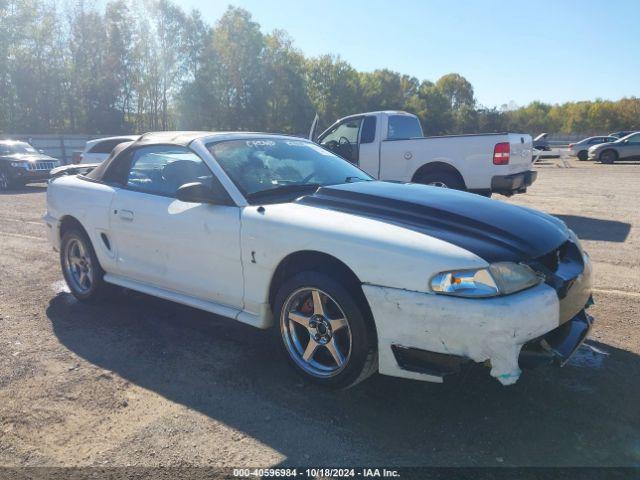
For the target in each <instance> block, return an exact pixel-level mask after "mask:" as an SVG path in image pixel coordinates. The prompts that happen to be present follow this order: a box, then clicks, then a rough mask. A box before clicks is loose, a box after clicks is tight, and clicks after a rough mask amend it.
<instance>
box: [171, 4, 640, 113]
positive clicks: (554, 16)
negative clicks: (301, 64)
mask: <svg viewBox="0 0 640 480" xmlns="http://www.w3.org/2000/svg"><path fill="white" fill-rule="evenodd" d="M177 3H178V4H180V5H182V6H183V8H185V9H187V10H189V9H191V8H197V9H199V10H200V11H201V12H202V13H203V16H204V17H205V18H206V19H207V20H208V21H209V22H212V23H213V22H215V21H216V20H217V19H218V18H220V16H221V15H222V13H223V12H224V11H225V9H226V8H227V6H228V5H229V4H232V5H235V6H238V7H243V8H245V9H247V10H249V11H250V12H251V13H252V15H253V17H254V19H255V20H256V21H257V22H258V23H260V25H261V26H262V29H263V31H265V32H268V31H271V30H273V29H276V28H279V29H284V30H286V31H287V32H289V34H290V35H291V37H292V38H293V39H294V41H295V45H296V47H297V48H299V49H300V50H302V51H303V52H304V53H305V54H306V55H308V56H315V55H320V54H323V53H333V54H339V55H340V56H341V57H342V58H343V59H345V60H347V61H348V62H349V63H351V64H352V65H353V66H354V67H356V68H357V69H359V70H364V71H371V70H375V69H376V68H389V69H392V70H397V71H399V72H402V73H408V74H411V75H414V76H416V77H418V78H419V79H429V80H437V79H438V77H440V76H441V75H444V74H446V73H450V72H457V73H460V74H462V75H464V76H465V77H466V78H467V79H468V80H469V81H471V83H472V84H473V86H474V88H475V92H476V97H477V99H478V101H479V102H480V103H481V104H483V105H487V106H499V105H502V104H504V103H509V102H510V101H514V102H515V103H517V104H518V105H523V104H526V103H528V102H530V101H532V100H542V101H545V102H551V103H556V102H564V101H568V100H593V99H595V98H604V99H619V98H621V97H623V96H640V54H638V47H640V0H608V1H604V0H555V1H551V0H536V1H531V0H529V1H526V0H510V1H509V0H405V1H402V0H396V1H393V0H386V1H382V0H348V1H347V0H323V1H320V2H318V1H313V2H312V1H305V0H235V1H233V2H229V1H220V0H177Z"/></svg>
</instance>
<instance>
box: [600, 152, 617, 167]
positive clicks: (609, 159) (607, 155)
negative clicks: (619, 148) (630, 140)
mask: <svg viewBox="0 0 640 480" xmlns="http://www.w3.org/2000/svg"><path fill="white" fill-rule="evenodd" d="M617 159H618V153H617V152H616V151H615V150H605V151H604V152H602V153H600V157H599V160H600V163H605V164H612V163H613V162H615V161H616V160H617Z"/></svg>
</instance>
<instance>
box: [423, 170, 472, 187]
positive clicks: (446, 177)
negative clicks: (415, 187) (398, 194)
mask: <svg viewBox="0 0 640 480" xmlns="http://www.w3.org/2000/svg"><path fill="white" fill-rule="evenodd" d="M416 183H421V184H423V185H431V186H434V187H441V188H453V189H454V190H464V189H465V186H464V183H463V182H462V180H460V179H459V178H458V177H457V176H456V175H454V174H453V173H449V172H431V173H425V174H423V175H421V176H419V177H418V178H417V179H416Z"/></svg>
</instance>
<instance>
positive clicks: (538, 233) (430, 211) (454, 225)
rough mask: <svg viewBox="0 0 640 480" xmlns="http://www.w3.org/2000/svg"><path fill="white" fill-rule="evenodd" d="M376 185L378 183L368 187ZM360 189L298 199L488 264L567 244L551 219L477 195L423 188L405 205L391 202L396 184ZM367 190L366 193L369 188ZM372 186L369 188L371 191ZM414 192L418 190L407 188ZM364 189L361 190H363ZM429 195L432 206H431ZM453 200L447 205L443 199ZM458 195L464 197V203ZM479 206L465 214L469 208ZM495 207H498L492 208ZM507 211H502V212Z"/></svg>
mask: <svg viewBox="0 0 640 480" xmlns="http://www.w3.org/2000/svg"><path fill="white" fill-rule="evenodd" d="M366 183H380V182H366ZM354 185H358V186H357V188H354V189H353V190H351V189H349V188H348V187H346V188H345V186H340V187H336V188H334V187H324V188H320V189H319V190H318V191H316V193H314V194H313V195H308V196H305V197H302V198H300V199H298V200H296V201H297V202H298V203H301V204H304V205H309V206H313V207H318V208H326V209H330V210H335V211H340V212H344V213H349V214H353V215H358V216H363V217H367V218H372V219H376V220H379V221H383V222H386V223H389V224H393V225H397V226H401V227H403V228H407V229H410V230H413V231H417V232H420V233H424V234H425V235H429V236H432V237H435V238H438V239H441V240H444V241H446V242H449V243H452V244H454V245H457V246H459V247H461V248H464V249H465V250H468V251H470V252H473V253H475V254H476V255H478V256H480V257H481V258H483V259H485V260H486V261H488V262H497V261H525V260H530V259H533V258H537V257H539V256H540V255H543V254H545V253H547V252H550V251H552V250H553V249H555V248H557V247H558V246H559V245H560V244H562V243H563V242H564V241H565V240H566V239H567V233H566V228H565V227H564V226H563V224H562V223H561V222H559V221H558V220H556V219H554V218H553V217H551V216H549V215H545V214H542V213H539V212H536V211H531V210H528V209H523V208H520V207H516V206H513V205H507V204H504V203H503V202H497V201H495V200H489V199H486V198H483V197H480V196H478V195H473V194H466V193H461V192H454V191H447V190H446V189H438V190H440V191H437V192H436V191H434V189H435V187H431V188H430V187H425V190H424V192H421V193H424V198H420V199H419V200H417V201H407V200H401V199H398V198H390V195H392V194H393V190H395V189H397V188H402V187H405V188H406V187H407V186H406V185H401V184H396V185H393V187H390V189H391V190H392V191H391V192H389V191H388V190H389V188H386V189H385V195H384V196H382V195H375V194H374V193H373V192H371V193H366V192H365V191H366V190H368V189H371V190H375V189H376V187H374V188H370V187H369V186H362V184H354ZM368 187H369V188H368ZM371 187H373V186H371ZM411 187H412V188H414V187H416V186H411ZM363 190H365V191H363ZM432 194H433V197H434V198H433V199H434V200H435V201H433V202H430V198H429V197H430V196H431V195H432ZM447 195H451V196H452V197H451V202H447V201H446V199H445V201H443V196H445V197H446V196H447ZM460 195H465V196H466V198H464V199H462V200H463V203H464V208H460V206H461V205H462V203H461V199H460V197H459V196H460ZM468 202H471V203H474V202H475V203H477V205H476V207H477V208H472V209H471V210H472V211H473V214H470V213H469V204H468ZM496 204H498V205H496ZM505 207H506V208H505Z"/></svg>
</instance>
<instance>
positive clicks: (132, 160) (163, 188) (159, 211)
mask: <svg viewBox="0 0 640 480" xmlns="http://www.w3.org/2000/svg"><path fill="white" fill-rule="evenodd" d="M120 170H121V172H122V177H121V178H120V180H119V181H118V183H119V186H118V187H117V188H116V193H115V195H114V198H113V201H112V204H111V209H110V216H111V220H110V232H111V236H112V237H113V239H112V241H113V243H114V248H115V250H116V255H117V262H116V263H117V266H116V268H117V274H118V275H121V276H124V277H126V278H129V279H132V280H135V281H138V282H142V283H144V284H147V285H153V286H156V287H159V288H162V289H165V290H169V291H172V292H177V293H181V294H184V295H188V296H191V297H195V298H198V299H202V300H207V301H211V302H215V303H219V304H222V305H227V306H231V307H241V306H242V288H243V280H242V266H241V260H240V211H239V208H238V207H237V206H235V205H212V204H206V203H190V202H182V201H180V200H177V199H176V198H175V197H176V191H177V189H178V188H179V187H180V186H182V185H184V184H186V183H190V182H198V181H199V182H203V183H209V184H210V185H211V186H212V188H219V189H223V188H224V187H222V185H220V183H219V181H218V179H217V178H216V177H215V176H214V175H213V174H212V172H211V171H210V170H209V168H208V167H207V165H206V164H205V163H204V161H203V160H202V159H201V158H200V157H199V156H198V155H196V154H195V153H194V152H192V151H191V150H189V149H187V148H185V147H181V146H171V145H166V146H165V145H155V146H149V147H142V148H138V149H136V150H133V151H132V152H130V153H129V155H128V158H127V159H126V164H125V165H123V166H122V167H121V168H120ZM229 203H232V202H231V201H230V202H229Z"/></svg>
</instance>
